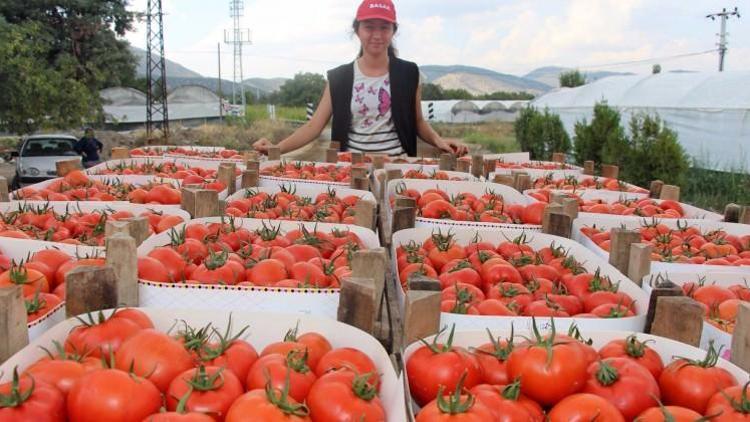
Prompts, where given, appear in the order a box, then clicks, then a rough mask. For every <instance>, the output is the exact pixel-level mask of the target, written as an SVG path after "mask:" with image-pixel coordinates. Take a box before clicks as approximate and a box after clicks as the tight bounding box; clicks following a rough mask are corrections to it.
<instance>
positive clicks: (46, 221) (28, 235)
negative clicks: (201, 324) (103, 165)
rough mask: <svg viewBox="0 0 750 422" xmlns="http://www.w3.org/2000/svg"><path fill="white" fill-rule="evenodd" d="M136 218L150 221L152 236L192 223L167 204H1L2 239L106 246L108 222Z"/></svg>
mask: <svg viewBox="0 0 750 422" xmlns="http://www.w3.org/2000/svg"><path fill="white" fill-rule="evenodd" d="M133 217H146V218H148V220H149V228H150V232H151V233H161V232H164V231H166V230H168V229H169V228H171V227H173V226H176V225H177V224H180V223H183V222H185V221H188V220H190V214H188V213H187V212H185V211H183V210H181V209H179V208H176V207H173V206H165V205H136V204H127V203H122V202H110V203H106V204H105V203H102V202H75V203H72V202H15V201H14V202H5V203H0V220H1V222H0V225H1V226H2V230H0V238H3V237H13V238H19V239H34V240H38V241H43V242H53V243H55V244H58V243H67V244H71V245H88V246H95V247H102V246H104V236H105V228H106V224H107V221H118V220H125V219H129V218H133Z"/></svg>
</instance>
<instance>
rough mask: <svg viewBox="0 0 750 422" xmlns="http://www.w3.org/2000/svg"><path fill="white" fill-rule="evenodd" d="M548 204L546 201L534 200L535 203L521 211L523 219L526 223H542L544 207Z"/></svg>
mask: <svg viewBox="0 0 750 422" xmlns="http://www.w3.org/2000/svg"><path fill="white" fill-rule="evenodd" d="M546 207H547V204H545V203H544V202H534V203H533V204H530V205H527V206H526V207H525V208H524V209H523V212H522V213H521V220H522V221H523V223H524V224H535V225H540V224H542V216H543V215H544V209H545V208H546Z"/></svg>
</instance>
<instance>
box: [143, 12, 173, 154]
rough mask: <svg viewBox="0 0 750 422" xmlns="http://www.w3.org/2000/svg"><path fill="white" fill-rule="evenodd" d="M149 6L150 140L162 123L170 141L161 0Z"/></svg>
mask: <svg viewBox="0 0 750 422" xmlns="http://www.w3.org/2000/svg"><path fill="white" fill-rule="evenodd" d="M147 7H148V11H147V20H146V79H147V84H148V89H147V90H146V136H147V138H148V139H149V140H150V139H152V137H153V136H154V131H155V129H156V126H161V131H162V137H163V139H164V141H165V143H166V142H167V141H168V139H169V113H168V112H167V72H166V66H165V63H164V60H165V59H164V24H163V19H162V16H163V14H162V11H161V0H148V6H147ZM157 55H158V57H156V56H157ZM159 122H161V124H159Z"/></svg>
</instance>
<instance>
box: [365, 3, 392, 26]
mask: <svg viewBox="0 0 750 422" xmlns="http://www.w3.org/2000/svg"><path fill="white" fill-rule="evenodd" d="M368 19H382V20H384V21H388V22H391V23H396V8H395V7H394V6H393V2H392V1H391V0H364V1H363V2H362V4H360V5H359V9H357V20H358V21H364V20H368Z"/></svg>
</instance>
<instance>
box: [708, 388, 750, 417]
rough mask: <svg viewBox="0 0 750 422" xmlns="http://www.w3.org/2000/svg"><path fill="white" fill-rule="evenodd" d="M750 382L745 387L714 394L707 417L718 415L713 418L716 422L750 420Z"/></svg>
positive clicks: (727, 389) (709, 402)
mask: <svg viewBox="0 0 750 422" xmlns="http://www.w3.org/2000/svg"><path fill="white" fill-rule="evenodd" d="M748 386H750V382H748V383H745V385H744V386H742V387H740V386H739V385H737V386H734V387H729V388H725V389H724V390H721V391H719V392H718V393H716V394H714V395H713V397H711V399H710V400H709V401H708V406H707V408H706V414H707V415H716V416H714V417H713V418H711V420H712V421H715V422H732V421H745V422H747V421H748V420H750V400H748V397H747V396H748V393H749V392H750V389H749V388H748Z"/></svg>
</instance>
